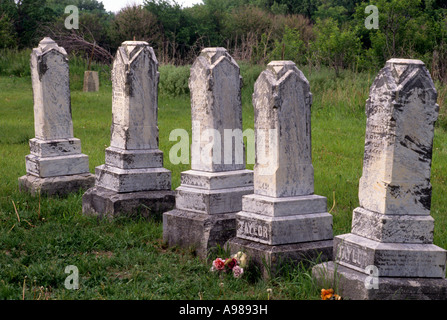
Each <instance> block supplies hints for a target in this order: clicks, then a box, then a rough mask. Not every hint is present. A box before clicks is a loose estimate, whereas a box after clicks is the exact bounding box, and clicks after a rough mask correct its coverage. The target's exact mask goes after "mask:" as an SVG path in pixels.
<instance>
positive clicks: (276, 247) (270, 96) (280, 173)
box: [228, 61, 333, 277]
mask: <svg viewBox="0 0 447 320" xmlns="http://www.w3.org/2000/svg"><path fill="white" fill-rule="evenodd" d="M311 104H312V94H311V92H310V87H309V82H308V81H307V79H306V78H305V76H304V75H303V73H302V72H301V71H300V70H299V69H298V68H297V67H296V66H295V64H294V63H293V62H292V61H272V62H270V63H269V64H268V66H267V69H266V70H265V71H263V72H262V73H261V75H260V76H259V78H258V79H257V81H256V83H255V91H254V94H253V105H254V110H255V139H256V164H255V167H254V194H251V195H246V196H244V197H243V199H242V211H240V212H239V213H237V215H236V217H237V236H236V237H235V238H233V239H231V240H230V241H229V242H228V245H229V247H230V250H231V252H238V251H243V252H245V253H246V254H247V255H248V256H250V259H251V261H253V263H254V264H257V265H258V267H259V268H260V269H261V271H262V273H263V275H264V276H265V277H267V276H269V274H268V269H270V272H272V273H276V272H279V269H280V266H281V264H282V263H285V262H292V263H297V262H299V261H304V260H311V259H315V258H317V257H319V258H321V259H324V260H326V259H331V257H332V256H331V254H332V238H333V234H332V216H331V215H330V214H329V213H328V212H327V199H326V198H325V197H322V196H319V195H315V194H314V172H313V166H312V157H311V122H310V113H311ZM266 265H267V266H268V268H266Z"/></svg>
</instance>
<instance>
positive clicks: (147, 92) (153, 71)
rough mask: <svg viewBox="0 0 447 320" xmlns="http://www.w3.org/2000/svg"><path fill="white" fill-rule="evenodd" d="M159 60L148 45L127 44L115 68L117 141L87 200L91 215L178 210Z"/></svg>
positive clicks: (114, 127) (114, 136)
mask: <svg viewBox="0 0 447 320" xmlns="http://www.w3.org/2000/svg"><path fill="white" fill-rule="evenodd" d="M158 82H159V72H158V61H157V58H156V56H155V54H154V51H153V49H152V48H151V47H150V46H149V45H148V44H147V43H146V42H142V41H127V42H123V44H122V45H121V47H120V48H119V49H118V52H117V54H116V58H115V61H114V63H113V70H112V90H113V100H112V113H113V123H112V128H111V132H112V134H111V143H110V147H109V148H107V149H106V155H105V164H104V165H101V166H99V167H97V168H96V185H95V187H94V188H91V189H89V190H88V191H87V192H86V193H85V194H84V196H83V199H82V210H83V212H84V213H85V214H94V215H99V216H101V217H102V216H107V217H110V218H111V217H113V216H116V215H120V214H126V215H136V214H139V215H142V216H148V215H153V214H157V213H159V214H161V213H162V212H164V211H166V210H170V209H172V208H173V206H174V201H175V194H174V192H173V191H171V172H170V171H169V170H167V169H165V168H163V152H162V151H160V150H159V149H158V125H157V117H158Z"/></svg>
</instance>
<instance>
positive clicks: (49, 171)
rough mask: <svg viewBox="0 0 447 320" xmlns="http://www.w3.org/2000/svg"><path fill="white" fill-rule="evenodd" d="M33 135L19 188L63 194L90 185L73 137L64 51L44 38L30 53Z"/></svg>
mask: <svg viewBox="0 0 447 320" xmlns="http://www.w3.org/2000/svg"><path fill="white" fill-rule="evenodd" d="M31 80H32V85H33V94H34V131H35V138H33V139H31V140H30V142H29V145H30V151H31V154H30V155H28V156H26V172H27V174H26V175H25V176H23V177H20V178H19V188H20V190H22V191H27V192H30V193H31V194H36V193H39V192H41V193H45V194H47V195H56V194H58V195H65V194H68V193H70V192H76V191H78V190H79V189H88V188H90V187H91V186H92V185H94V181H95V179H94V176H93V175H92V174H90V172H89V160H88V156H86V155H85V154H82V153H81V141H80V140H79V139H76V138H74V137H73V122H72V116H71V98H70V83H69V67H68V59H67V53H66V51H65V50H64V48H61V47H59V46H58V45H57V44H56V42H54V41H53V40H52V39H50V38H44V39H43V40H42V41H41V42H40V43H39V46H38V47H37V48H35V49H33V51H32V53H31Z"/></svg>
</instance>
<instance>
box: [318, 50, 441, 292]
mask: <svg viewBox="0 0 447 320" xmlns="http://www.w3.org/2000/svg"><path fill="white" fill-rule="evenodd" d="M436 99H437V93H436V89H435V87H434V84H433V81H432V79H431V77H430V74H429V73H428V71H427V69H426V68H425V66H424V63H423V62H422V61H419V60H406V59H391V60H389V61H387V63H386V65H385V67H384V68H383V69H382V70H381V71H380V73H379V75H378V76H377V77H376V79H375V81H374V83H373V85H372V87H371V90H370V95H369V99H368V100H367V103H366V115H367V125H366V139H365V154H364V160H363V174H362V177H361V179H360V183H359V200H360V207H358V208H356V209H354V213H353V218H352V229H351V233H350V234H344V235H340V236H337V237H335V239H334V251H333V254H334V259H335V261H334V262H329V263H324V264H321V265H318V266H316V267H314V269H313V274H314V277H316V278H317V279H318V280H319V281H320V282H322V281H324V278H327V279H326V280H329V281H333V279H334V278H337V279H338V280H337V281H338V282H339V283H338V287H339V290H338V293H339V295H342V296H344V297H345V298H351V299H415V298H416V299H446V298H447V281H445V279H444V277H445V271H446V270H445V265H446V251H445V250H444V249H442V248H439V247H437V246H435V245H433V231H434V220H433V218H432V217H431V216H430V205H431V192H432V187H431V184H430V171H431V162H432V147H433V135H434V124H435V121H436V119H437V117H438V110H439V106H438V105H437V104H436Z"/></svg>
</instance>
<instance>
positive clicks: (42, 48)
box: [36, 37, 67, 55]
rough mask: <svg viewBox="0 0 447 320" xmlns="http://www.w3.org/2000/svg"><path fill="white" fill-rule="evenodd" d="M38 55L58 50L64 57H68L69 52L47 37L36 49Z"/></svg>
mask: <svg viewBox="0 0 447 320" xmlns="http://www.w3.org/2000/svg"><path fill="white" fill-rule="evenodd" d="M36 49H37V51H38V53H39V54H41V55H43V54H45V53H47V52H49V51H51V50H56V51H58V52H60V53H62V54H63V55H67V52H66V51H65V49H64V48H62V47H59V46H58V45H57V43H56V42H55V41H54V40H53V39H51V38H50V37H45V38H43V39H42V40H41V41H40V42H39V46H38V47H37V48H36Z"/></svg>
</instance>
